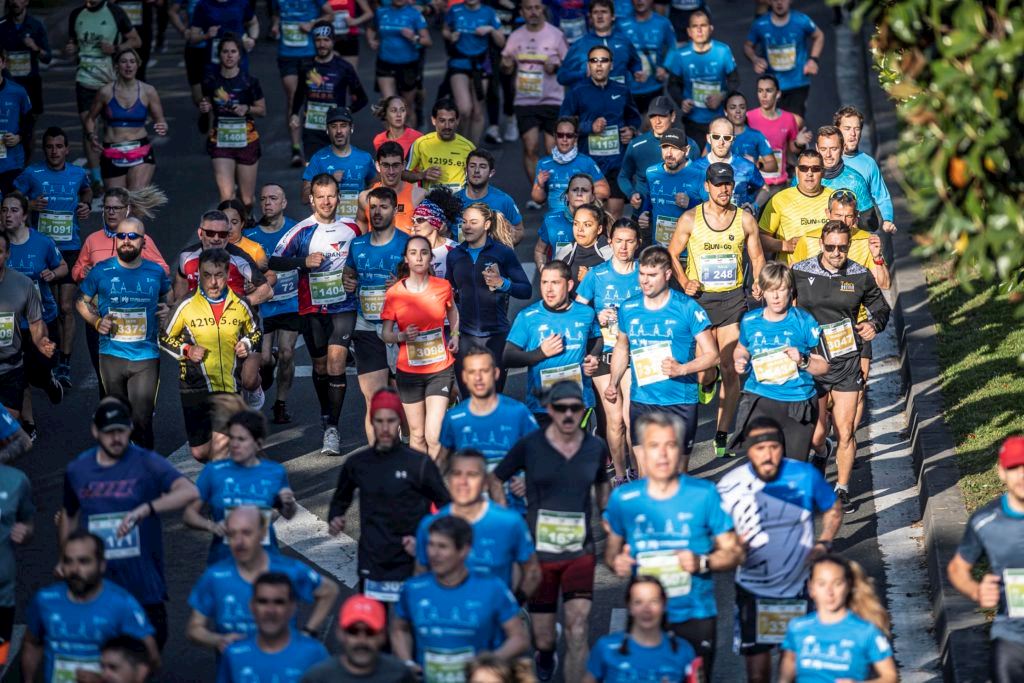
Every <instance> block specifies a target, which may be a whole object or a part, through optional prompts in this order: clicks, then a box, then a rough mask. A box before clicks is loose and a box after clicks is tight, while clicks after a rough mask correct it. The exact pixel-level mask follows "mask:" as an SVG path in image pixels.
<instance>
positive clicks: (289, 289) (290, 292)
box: [270, 270, 299, 301]
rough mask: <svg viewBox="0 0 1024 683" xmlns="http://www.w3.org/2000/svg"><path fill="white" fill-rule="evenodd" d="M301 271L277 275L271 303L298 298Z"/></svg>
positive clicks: (290, 271)
mask: <svg viewBox="0 0 1024 683" xmlns="http://www.w3.org/2000/svg"><path fill="white" fill-rule="evenodd" d="M298 289H299V271H297V270H289V271H286V272H284V273H277V282H275V283H274V296H273V297H271V299H270V300H271V301H285V300H287V299H294V298H295V297H296V296H298V293H299V292H298Z"/></svg>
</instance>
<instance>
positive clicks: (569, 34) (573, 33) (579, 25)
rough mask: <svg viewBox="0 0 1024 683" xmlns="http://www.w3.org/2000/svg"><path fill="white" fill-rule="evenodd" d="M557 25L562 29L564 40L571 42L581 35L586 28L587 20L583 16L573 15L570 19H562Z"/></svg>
mask: <svg viewBox="0 0 1024 683" xmlns="http://www.w3.org/2000/svg"><path fill="white" fill-rule="evenodd" d="M558 27H559V28H560V29H562V35H563V36H565V42H567V43H569V44H572V43H575V42H576V41H577V40H579V39H580V38H582V37H583V33H584V31H586V30H587V22H586V19H584V18H583V17H573V18H572V19H562V21H561V23H560V24H559V25H558Z"/></svg>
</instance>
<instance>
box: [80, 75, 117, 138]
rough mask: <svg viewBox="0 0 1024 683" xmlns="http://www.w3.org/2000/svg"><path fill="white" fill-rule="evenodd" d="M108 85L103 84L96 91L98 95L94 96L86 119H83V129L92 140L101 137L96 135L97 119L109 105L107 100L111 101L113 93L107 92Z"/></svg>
mask: <svg viewBox="0 0 1024 683" xmlns="http://www.w3.org/2000/svg"><path fill="white" fill-rule="evenodd" d="M106 91H107V86H103V87H102V88H100V89H99V90H97V91H96V96H95V97H93V98H92V105H91V106H90V107H89V113H88V114H86V115H85V119H83V120H82V129H83V131H84V132H85V137H86V138H88V139H89V141H90V142H92V141H93V140H95V141H96V142H97V143H98V142H99V137H98V136H97V135H96V119H98V118H99V116H100V112H102V111H103V108H104V107H105V106H107V102H109V101H110V97H111V95H112V92H111V93H108V92H106Z"/></svg>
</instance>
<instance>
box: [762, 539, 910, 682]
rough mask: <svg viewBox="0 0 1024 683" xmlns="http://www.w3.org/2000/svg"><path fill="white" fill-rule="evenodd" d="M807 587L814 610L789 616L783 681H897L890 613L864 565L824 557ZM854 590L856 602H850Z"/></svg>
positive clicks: (816, 563) (781, 672)
mask: <svg viewBox="0 0 1024 683" xmlns="http://www.w3.org/2000/svg"><path fill="white" fill-rule="evenodd" d="M807 588H808V591H809V592H810V595H811V599H812V600H813V601H814V610H815V611H814V613H813V614H808V615H807V616H806V617H800V618H798V619H794V620H793V621H791V622H789V627H788V628H787V629H786V636H785V639H784V640H783V641H782V658H781V660H780V661H779V683H795V681H800V682H801V683H803V682H804V681H807V682H808V683H833V681H837V680H843V679H845V680H853V681H867V680H871V681H878V683H896V681H898V680H899V674H898V672H897V670H896V660H895V658H894V657H893V654H892V646H891V645H890V644H889V615H888V614H887V613H886V611H885V608H884V607H882V604H881V602H880V601H879V599H878V596H876V595H875V590H874V588H873V587H872V585H871V583H870V582H869V580H868V578H867V576H866V575H865V574H864V570H863V569H861V567H860V565H858V564H857V563H855V562H851V561H849V560H846V559H845V558H843V557H840V556H839V555H831V554H830V555H825V556H824V557H820V558H818V559H817V560H815V561H814V564H812V565H811V578H810V579H809V580H808V582H807ZM854 591H856V594H857V603H856V605H854V604H851V603H852V600H851V597H852V596H853V594H854ZM855 608H856V609H861V610H864V613H862V614H858V613H857V612H855V611H854V609H855Z"/></svg>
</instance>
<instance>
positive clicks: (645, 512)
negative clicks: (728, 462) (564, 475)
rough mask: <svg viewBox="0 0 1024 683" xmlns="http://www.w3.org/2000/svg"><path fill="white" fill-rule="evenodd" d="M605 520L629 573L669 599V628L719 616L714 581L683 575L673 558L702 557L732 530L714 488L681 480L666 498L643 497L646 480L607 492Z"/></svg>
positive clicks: (707, 483)
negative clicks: (625, 554) (626, 553)
mask: <svg viewBox="0 0 1024 683" xmlns="http://www.w3.org/2000/svg"><path fill="white" fill-rule="evenodd" d="M604 519H605V521H607V522H608V524H609V526H611V529H612V531H614V532H615V534H616V535H618V536H621V537H622V538H623V539H625V542H626V543H627V544H628V545H629V547H630V550H631V552H632V556H633V559H635V560H636V562H637V563H636V565H635V566H634V568H633V569H634V572H635V573H637V574H651V575H653V576H656V577H657V578H658V579H659V580H660V581H661V584H662V586H664V588H665V592H666V593H667V594H668V620H669V623H672V624H678V623H680V622H683V621H688V620H690V619H705V618H707V617H713V616H715V615H716V614H717V613H718V608H717V607H716V605H715V581H714V578H713V577H712V576H711V575H710V574H705V575H701V574H687V573H686V572H684V571H683V570H682V568H680V566H679V560H678V558H677V556H676V553H678V552H679V551H680V550H689V551H691V552H693V553H694V554H697V555H706V554H708V553H710V552H711V551H712V550H714V548H715V537H716V536H718V535H720V534H724V533H725V532H727V531H730V530H732V526H733V525H732V519H731V518H730V517H729V515H728V514H727V513H726V512H725V510H723V509H722V499H721V497H719V495H718V491H717V490H716V489H715V485H714V484H713V483H711V482H710V481H705V480H704V479H697V478H695V477H690V476H688V475H685V474H683V475H680V477H679V489H678V490H677V491H676V492H675V494H674V495H673V496H672V497H671V498H667V499H665V500H657V499H655V498H652V497H651V496H650V495H649V494H648V493H647V480H646V479H641V480H639V481H632V482H630V483H628V484H625V485H623V486H620V487H618V488H617V489H615V490H613V491H612V496H611V498H610V499H609V501H608V507H607V508H606V509H605V511H604Z"/></svg>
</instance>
